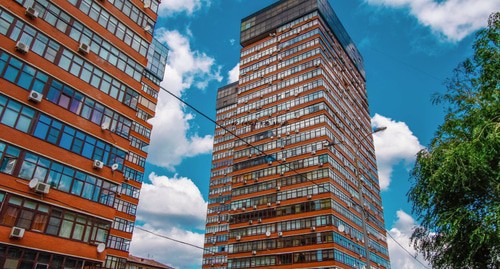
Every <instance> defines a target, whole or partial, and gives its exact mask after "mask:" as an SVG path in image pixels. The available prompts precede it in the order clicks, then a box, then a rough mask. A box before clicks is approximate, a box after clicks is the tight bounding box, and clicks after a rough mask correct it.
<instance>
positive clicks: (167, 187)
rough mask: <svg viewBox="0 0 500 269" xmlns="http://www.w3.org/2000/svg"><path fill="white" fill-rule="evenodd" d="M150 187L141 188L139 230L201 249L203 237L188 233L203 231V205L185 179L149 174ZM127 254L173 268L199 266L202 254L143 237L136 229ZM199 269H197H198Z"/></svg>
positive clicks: (179, 244)
mask: <svg viewBox="0 0 500 269" xmlns="http://www.w3.org/2000/svg"><path fill="white" fill-rule="evenodd" d="M149 179H150V181H151V182H152V184H147V183H144V184H143V185H142V190H141V197H140V202H139V207H138V211H137V223H144V222H146V221H147V223H146V224H145V225H143V226H140V228H142V229H145V230H148V231H151V232H154V233H156V234H159V235H164V236H167V237H169V238H172V239H176V240H180V241H183V242H186V243H189V244H192V245H195V246H200V247H203V238H204V234H202V233H196V232H193V231H191V230H196V229H200V230H203V229H204V225H205V216H206V208H207V203H206V202H205V200H204V199H203V196H202V195H201V192H200V190H199V189H198V187H197V186H196V185H195V184H194V183H193V181H191V180H190V179H188V178H183V177H177V176H176V177H174V178H168V177H165V176H158V175H156V174H154V173H152V174H151V175H150V176H149ZM131 253H133V254H134V255H137V256H140V257H148V256H149V257H151V255H152V257H151V258H153V259H155V260H157V261H160V262H163V263H165V264H168V265H170V266H173V267H175V268H188V267H189V266H193V265H201V256H202V251H201V250H199V249H196V248H194V247H193V246H187V245H183V244H181V243H178V242H174V241H172V240H169V239H166V238H163V237H160V236H157V235H153V234H150V233H147V232H145V231H142V230H140V229H139V228H136V229H135V230H134V235H133V239H132V246H131ZM199 267H201V266H199Z"/></svg>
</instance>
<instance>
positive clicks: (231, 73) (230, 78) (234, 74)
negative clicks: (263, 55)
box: [227, 63, 240, 83]
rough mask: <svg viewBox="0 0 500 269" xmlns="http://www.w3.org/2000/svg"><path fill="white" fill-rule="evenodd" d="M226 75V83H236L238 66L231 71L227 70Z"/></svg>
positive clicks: (238, 74)
mask: <svg viewBox="0 0 500 269" xmlns="http://www.w3.org/2000/svg"><path fill="white" fill-rule="evenodd" d="M227 75H228V78H227V83H233V82H236V81H238V79H239V77H240V64H239V63H238V64H237V65H236V66H234V67H233V69H231V70H229V72H228V74H227Z"/></svg>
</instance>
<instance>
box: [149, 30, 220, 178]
mask: <svg viewBox="0 0 500 269" xmlns="http://www.w3.org/2000/svg"><path fill="white" fill-rule="evenodd" d="M157 32H158V36H157V38H158V40H160V41H162V42H165V43H166V44H167V45H168V47H169V48H170V53H169V62H168V64H167V66H166V68H165V79H164V80H163V81H162V83H161V85H162V87H163V88H165V89H168V90H169V91H170V92H172V93H173V94H175V95H176V96H182V94H183V92H184V91H185V90H187V89H200V90H204V89H205V87H206V86H207V85H208V83H209V82H212V81H219V82H220V81H222V76H221V75H220V69H221V67H220V66H218V65H216V63H215V60H214V59H213V58H212V57H209V56H208V55H206V54H205V53H202V52H199V51H193V50H192V49H191V46H190V43H189V39H188V38H187V37H186V36H183V35H182V34H181V33H179V32H178V31H167V30H165V29H159V30H157ZM193 119H194V115H192V114H190V113H185V111H184V106H183V105H182V104H181V103H180V102H179V101H178V100H176V99H175V98H173V97H172V96H170V95H169V94H168V93H166V92H164V91H160V94H159V100H158V105H157V107H156V116H155V118H153V119H151V120H150V122H151V123H152V124H153V126H154V127H153V133H152V135H151V146H150V149H149V158H148V161H149V162H151V163H153V164H156V165H159V166H163V167H166V168H169V169H171V170H173V169H174V167H175V166H176V165H178V164H180V162H181V161H182V159H183V158H186V157H192V156H196V155H199V154H204V153H208V152H210V150H211V149H212V144H213V137H212V136H211V135H204V136H200V135H198V134H197V133H196V132H193V131H192V129H193V126H192V124H191V122H192V120H193ZM188 133H189V134H190V135H188Z"/></svg>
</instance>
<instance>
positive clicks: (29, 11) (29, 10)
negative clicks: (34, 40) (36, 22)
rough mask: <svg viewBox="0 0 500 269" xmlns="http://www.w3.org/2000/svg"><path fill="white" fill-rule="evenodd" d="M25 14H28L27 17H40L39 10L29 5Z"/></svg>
mask: <svg viewBox="0 0 500 269" xmlns="http://www.w3.org/2000/svg"><path fill="white" fill-rule="evenodd" d="M24 14H26V17H28V18H30V19H36V18H37V17H38V11H36V10H35V9H34V8H33V7H28V8H27V9H26V11H25V12H24Z"/></svg>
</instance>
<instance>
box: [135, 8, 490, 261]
mask: <svg viewBox="0 0 500 269" xmlns="http://www.w3.org/2000/svg"><path fill="white" fill-rule="evenodd" d="M274 2H275V1H271V0H259V1H255V0H163V3H162V6H161V10H160V13H159V14H160V18H159V20H158V23H157V25H156V29H155V36H156V38H158V39H159V40H161V41H162V42H164V43H165V44H167V46H168V47H169V48H170V50H171V51H170V55H169V62H168V65H167V68H166V72H165V79H164V81H163V82H162V86H163V87H165V88H167V89H169V90H170V91H172V92H174V93H175V94H177V95H178V96H182V98H183V99H184V100H186V101H187V102H189V103H190V104H192V105H193V106H195V107H197V108H198V109H199V110H201V111H203V112H205V113H206V114H207V115H209V116H210V117H212V118H214V116H215V94H216V90H217V88H218V87H220V86H223V85H225V84H227V83H228V82H230V81H234V80H235V79H237V75H238V66H237V63H238V61H239V51H240V45H239V28H240V21H241V18H243V17H245V16H247V15H249V14H251V13H253V12H255V11H257V10H259V9H261V8H263V7H265V6H267V5H269V4H271V3H274ZM330 2H331V4H332V6H333V8H334V10H335V11H336V13H337V15H338V16H339V18H340V20H341V21H342V23H343V24H344V26H345V28H346V29H347V31H348V32H349V34H350V35H351V37H352V39H353V40H354V41H355V43H356V44H357V46H358V48H359V50H360V51H361V53H362V55H363V56H364V60H365V68H366V72H367V89H368V97H369V103H370V112H371V115H372V117H373V118H372V124H373V125H374V126H382V125H384V126H387V127H388V129H387V130H386V131H385V132H383V133H378V134H377V135H376V137H375V145H376V148H377V158H378V162H379V176H380V178H381V182H382V183H381V184H382V185H383V187H384V190H383V192H382V197H383V204H384V210H385V218H386V227H387V229H388V230H390V233H391V235H393V236H394V237H395V238H396V239H397V240H398V241H399V242H400V243H401V244H402V245H404V246H405V247H408V242H409V240H408V236H409V234H410V233H411V227H412V226H413V225H416V224H417V222H416V221H415V220H414V218H413V217H412V216H411V205H409V204H408V202H407V199H406V196H405V194H406V192H407V191H408V188H409V186H410V181H409V180H410V179H409V175H408V171H409V169H411V167H412V165H413V162H414V156H415V153H416V152H417V151H418V150H419V149H421V148H423V147H425V146H426V145H428V144H429V142H430V140H431V139H432V137H433V134H434V132H435V130H436V128H437V126H438V125H439V124H440V123H441V122H442V118H443V109H442V108H441V107H436V106H434V105H432V104H431V96H432V95H433V94H434V93H436V92H440V91H443V90H444V86H443V82H444V81H445V79H446V78H447V77H450V76H451V75H452V70H453V69H454V68H455V67H456V66H457V64H458V63H459V62H461V61H463V60H464V59H465V58H466V57H469V56H471V54H472V48H471V47H472V43H473V40H474V32H475V31H476V30H478V29H480V28H481V27H484V26H485V25H486V22H487V17H488V15H489V14H490V13H492V12H493V11H495V10H497V11H498V10H500V0H481V1H477V0H447V1H444V0H441V1H436V0H335V1H330ZM156 112H157V116H156V117H155V118H154V119H152V120H151V122H152V123H153V125H154V129H153V135H152V142H151V146H150V156H149V158H148V164H147V169H146V170H147V171H146V176H147V179H146V184H144V185H143V190H142V192H141V202H140V205H139V211H138V222H137V223H138V224H137V225H139V226H142V227H143V228H145V229H148V230H151V231H154V232H157V233H160V234H163V235H166V236H169V237H171V238H175V239H179V240H182V241H186V242H188V243H190V244H194V245H198V246H203V229H204V222H205V212H206V201H207V197H208V182H209V176H210V163H211V148H212V135H213V131H214V127H215V126H214V125H213V124H212V123H211V122H210V121H208V120H206V119H204V118H203V117H202V116H201V115H197V114H196V113H195V112H194V111H191V110H190V109H186V108H185V107H183V106H181V105H180V104H179V102H178V101H176V100H174V99H173V98H171V97H170V96H168V94H165V93H161V94H160V100H159V103H158V106H157V111H156ZM388 243H389V249H390V253H391V259H392V261H391V262H392V265H393V268H403V269H404V268H408V269H411V268H423V267H422V266H421V265H419V264H418V263H417V262H416V261H415V260H414V259H413V258H412V257H410V256H409V255H407V254H406V253H404V251H403V250H401V249H400V248H399V247H398V246H396V245H395V243H394V242H392V240H391V239H388ZM408 249H409V250H410V251H411V252H413V250H411V249H410V248H409V247H408ZM131 252H132V254H135V255H139V256H143V257H150V258H154V259H156V260H158V261H161V262H164V263H166V264H169V265H171V266H174V267H176V268H199V267H200V264H201V250H198V249H196V248H193V247H189V246H184V245H179V244H178V243H174V242H172V241H169V240H166V239H164V238H160V237H155V236H153V235H151V234H147V233H144V232H142V231H140V230H138V229H136V230H135V233H134V239H133V241H132V247H131ZM418 258H419V259H421V257H418ZM421 260H422V259H421Z"/></svg>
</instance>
